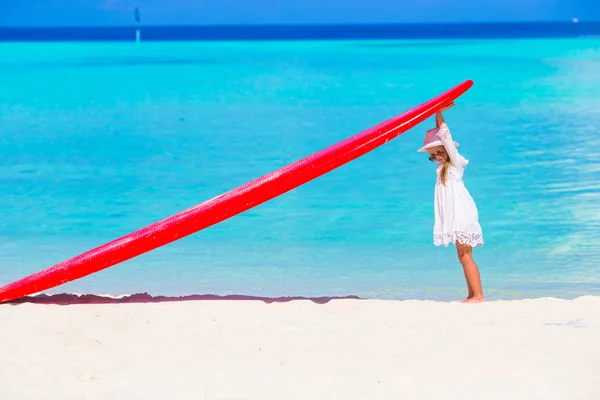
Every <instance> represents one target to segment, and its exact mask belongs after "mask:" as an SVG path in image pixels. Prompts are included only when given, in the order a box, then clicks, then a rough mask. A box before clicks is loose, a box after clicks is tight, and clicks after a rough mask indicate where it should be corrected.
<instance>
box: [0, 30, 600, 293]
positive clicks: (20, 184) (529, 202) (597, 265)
mask: <svg viewBox="0 0 600 400" xmlns="http://www.w3.org/2000/svg"><path fill="white" fill-rule="evenodd" d="M142 36H143V32H142ZM466 79H473V80H474V82H475V85H474V86H473V88H472V89H471V90H469V91H468V92H467V93H466V94H465V95H464V96H462V97H461V98H459V99H458V101H457V107H455V108H453V109H452V110H450V111H449V112H448V113H447V115H446V119H447V122H448V124H449V126H450V128H451V131H452V133H453V136H454V138H455V140H457V141H458V142H459V143H460V147H459V151H460V152H461V153H462V154H463V155H464V156H465V157H466V158H467V159H469V160H470V163H469V165H468V167H467V169H466V172H465V177H464V181H465V184H466V186H467V188H468V190H469V191H470V193H471V194H472V196H473V198H474V199H475V201H476V204H477V206H478V209H479V216H480V223H481V226H482V228H483V233H484V239H485V245H484V246H483V247H482V248H477V249H475V250H474V258H475V260H476V262H477V263H478V265H479V267H480V271H481V275H482V281H483V285H484V289H485V290H486V294H487V296H488V298H490V299H513V298H527V297H539V296H555V297H563V298H573V297H576V296H581V295H588V294H596V295H598V294H600V95H599V94H600V39H598V38H571V39H569V38H564V39H495V40H480V39H447V40H439V39H435V40H339V41H330V40H313V41H276V42H273V41H246V42H236V41H218V42H211V41H205V42H143V41H142V43H139V44H136V43H135V42H134V41H133V40H132V41H131V42H110V43H109V42H93V43H88V42H78V43H73V42H51V43H0V193H1V198H0V239H1V240H0V284H5V283H9V282H12V281H14V280H16V279H19V278H21V277H23V276H25V275H28V274H30V273H33V272H37V271H39V270H41V269H44V268H46V267H48V266H51V265H53V264H56V263H58V262H61V261H63V260H65V259H68V258H70V257H72V256H75V255H77V254H79V253H81V252H84V251H86V250H89V249H91V248H94V247H96V246H98V245H101V244H103V243H106V242H108V241H110V240H113V239H116V238H118V237H120V236H123V235H125V234H127V233H129V232H132V231H134V230H136V229H139V228H142V227H144V226H146V225H148V224H150V223H153V222H155V221H158V220H160V219H162V218H165V217H168V216H170V215H172V214H174V213H176V212H179V211H181V210H184V209H186V208H188V207H191V206H194V205H196V204H198V203H200V202H202V201H205V200H207V199H209V198H212V197H214V196H217V195H219V194H221V193H223V192H225V191H227V190H229V189H232V188H235V187H237V186H239V185H241V184H244V183H246V182H247V181H249V180H252V179H254V178H257V177H259V176H261V175H263V174H266V173H268V172H271V171H273V170H275V169H277V168H279V167H282V166H285V165H287V164H288V163H290V162H293V161H295V160H298V159H300V158H302V157H304V156H307V155H310V154H312V153H314V152H316V151H318V150H321V149H323V148H325V147H327V146H329V145H331V144H334V143H336V142H338V141H340V140H342V139H345V138H346V137H348V136H350V135H352V134H355V133H358V132H360V131H362V130H364V129H366V128H369V127H370V126H372V125H375V124H377V123H379V122H382V121H383V120H385V119H387V118H390V117H392V116H394V115H397V114H399V113H401V112H402V111H404V110H407V109H409V108H411V107H413V106H415V105H417V104H419V103H421V102H423V101H425V100H428V99H429V98H431V97H433V96H435V95H437V94H439V93H441V92H442V91H444V90H446V89H449V88H451V87H453V86H454V85H456V84H458V83H461V82H462V81H464V80H466ZM432 126H434V121H433V119H430V120H428V121H426V122H424V123H422V124H420V125H419V126H417V127H416V128H414V129H412V130H410V131H408V132H406V133H404V134H403V135H401V136H400V137H398V138H397V139H395V140H393V141H391V142H389V143H387V144H386V145H384V146H383V147H381V148H379V149H377V150H375V151H373V152H371V153H369V154H367V155H365V156H364V157H361V158H359V159H357V160H355V161H353V162H351V163H349V164H347V165H345V166H343V167H341V168H339V169H337V170H334V171H332V172H331V173H329V174H327V175H325V176H323V177H321V178H319V179H317V180H315V181H312V182H310V183H307V184H306V185H304V186H301V187H299V188H297V189H295V190H293V191H291V192H289V193H287V194H284V195H282V196H280V197H278V198H276V199H274V200H272V201H270V202H268V203H265V204H263V205H261V206H259V207H256V208H254V209H252V210H250V211H248V212H246V213H243V214H241V215H239V216H236V217H234V218H231V219H230V220H227V221H225V222H223V223H220V224H218V225H216V226H213V227H211V228H208V229H206V230H203V231H201V232H199V233H196V234H194V235H191V236H189V237H186V238H183V239H181V240H179V241H176V242H174V243H172V244H170V245H167V246H165V247H163V248H160V249H157V250H155V251H152V252H150V253H146V254H144V255H142V256H139V257H137V258H134V259H132V260H129V261H127V262H124V263H122V264H118V265H116V266H113V267H111V268H109V269H106V270H104V271H101V272H98V273H96V274H93V275H90V276H87V277H85V278H82V279H80V280H76V281H73V282H71V283H68V284H65V285H63V286H60V287H57V288H55V289H52V290H51V291H49V292H51V293H56V292H65V291H66V292H86V293H99V294H113V295H118V294H123V293H138V292H148V293H150V294H153V295H184V294H192V293H212V294H220V295H224V294H232V293H235V294H245V295H258V296H288V295H290V296H343V295H358V296H361V297H367V298H386V299H388V298H391V299H408V298H410V299H413V298H417V299H439V300H451V299H455V298H459V297H461V296H463V295H464V293H465V283H464V277H463V272H462V268H461V266H460V264H459V262H458V259H457V256H456V249H455V248H454V247H453V246H450V247H448V248H444V247H435V246H434V245H433V238H432V231H433V190H434V184H435V165H434V164H432V163H431V162H429V161H428V160H427V156H426V155H423V153H417V152H416V150H417V149H418V148H419V147H420V146H421V145H422V142H423V137H424V133H425V131H426V130H427V129H429V128H431V127H432Z"/></svg>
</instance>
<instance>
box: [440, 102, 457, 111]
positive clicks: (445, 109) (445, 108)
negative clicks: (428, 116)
mask: <svg viewBox="0 0 600 400" xmlns="http://www.w3.org/2000/svg"><path fill="white" fill-rule="evenodd" d="M454 106H456V104H454V102H452V103H450V104H448V105H447V106H445V107H444V108H442V109H441V110H440V112H441V113H443V112H446V111H448V110H449V109H451V108H452V107H454Z"/></svg>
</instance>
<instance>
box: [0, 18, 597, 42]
mask: <svg viewBox="0 0 600 400" xmlns="http://www.w3.org/2000/svg"><path fill="white" fill-rule="evenodd" d="M136 29H137V27H136V26H135V24H131V25H116V26H0V41H9V42H10V41H17V42H19V41H25V42H27V41H34V42H35V41H42V42H43V41H131V40H134V39H135V30H136ZM139 29H140V30H141V32H142V35H143V36H142V39H143V40H144V41H230V40H233V41H257V40H260V41H286V40H385V39H388V40H392V39H509V38H512V39H519V38H523V39H524V38H574V37H590V36H600V21H581V22H576V23H575V22H573V21H564V22H562V21H561V22H496V23H481V22H472V23H401V24H400V23H399V24H390V23H387V24H385V23H382V24H279V25H278V24H256V25H249V24H246V25H227V24H221V25H219V24H212V25H177V26H172V25H144V24H141V25H140V26H139Z"/></svg>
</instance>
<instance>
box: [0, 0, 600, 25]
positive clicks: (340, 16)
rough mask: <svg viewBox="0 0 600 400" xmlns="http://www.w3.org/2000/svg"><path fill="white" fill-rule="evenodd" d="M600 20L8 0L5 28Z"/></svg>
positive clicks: (235, 1) (423, 9)
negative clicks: (137, 16) (137, 15)
mask: <svg viewBox="0 0 600 400" xmlns="http://www.w3.org/2000/svg"><path fill="white" fill-rule="evenodd" d="M136 6H137V7H139V8H140V11H141V17H142V23H144V24H147V25H190V24H195V25H202V24H303V23H309V24H314V23H422V22H447V23H453V22H509V21H570V20H571V19H572V18H578V19H579V20H580V21H590V20H591V21H600V0H0V26H73V25H77V26H89V25H104V26H106V25H108V26H111V25H130V24H131V22H132V21H133V10H134V8H135V7H136Z"/></svg>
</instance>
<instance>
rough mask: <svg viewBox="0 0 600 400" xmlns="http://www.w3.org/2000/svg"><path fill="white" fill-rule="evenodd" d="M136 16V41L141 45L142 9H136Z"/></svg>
mask: <svg viewBox="0 0 600 400" xmlns="http://www.w3.org/2000/svg"><path fill="white" fill-rule="evenodd" d="M134 15H135V41H136V42H138V43H139V42H140V41H141V35H140V9H139V8H137V7H136V8H135V11H134Z"/></svg>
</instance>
